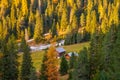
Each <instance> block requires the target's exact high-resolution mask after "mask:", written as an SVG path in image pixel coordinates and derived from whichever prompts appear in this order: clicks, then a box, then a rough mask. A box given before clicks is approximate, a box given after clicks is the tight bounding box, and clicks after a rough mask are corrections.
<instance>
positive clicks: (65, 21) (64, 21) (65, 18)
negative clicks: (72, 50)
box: [60, 7, 68, 31]
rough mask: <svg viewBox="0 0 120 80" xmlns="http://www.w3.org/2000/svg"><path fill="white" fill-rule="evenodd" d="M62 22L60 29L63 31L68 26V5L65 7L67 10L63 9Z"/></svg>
mask: <svg viewBox="0 0 120 80" xmlns="http://www.w3.org/2000/svg"><path fill="white" fill-rule="evenodd" d="M60 24H61V25H60V26H61V27H60V29H61V30H62V31H65V30H66V28H67V26H68V11H67V9H66V7H65V10H63V13H62V17H61V22H60Z"/></svg>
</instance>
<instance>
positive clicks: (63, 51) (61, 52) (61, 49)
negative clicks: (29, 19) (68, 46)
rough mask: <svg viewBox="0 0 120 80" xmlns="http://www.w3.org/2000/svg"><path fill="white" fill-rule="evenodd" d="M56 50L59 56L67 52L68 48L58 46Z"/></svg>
mask: <svg viewBox="0 0 120 80" xmlns="http://www.w3.org/2000/svg"><path fill="white" fill-rule="evenodd" d="M56 52H57V53H58V56H59V57H61V56H62V55H64V54H65V52H66V50H65V49H64V48H63V47H58V48H56Z"/></svg>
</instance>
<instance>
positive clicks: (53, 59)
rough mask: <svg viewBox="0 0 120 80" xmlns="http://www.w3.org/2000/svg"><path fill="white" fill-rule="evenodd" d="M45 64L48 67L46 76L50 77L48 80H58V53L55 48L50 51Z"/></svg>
mask: <svg viewBox="0 0 120 80" xmlns="http://www.w3.org/2000/svg"><path fill="white" fill-rule="evenodd" d="M45 64H46V67H47V71H46V75H47V77H48V80H58V59H57V52H56V50H55V48H54V47H53V46H52V47H50V48H49V50H48V53H47V61H46V62H45Z"/></svg>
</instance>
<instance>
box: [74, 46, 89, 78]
mask: <svg viewBox="0 0 120 80" xmlns="http://www.w3.org/2000/svg"><path fill="white" fill-rule="evenodd" d="M74 67H75V70H74V71H73V77H72V79H73V80H89V71H90V70H89V60H88V51H87V49H86V48H84V49H83V50H82V51H81V52H80V55H79V58H78V60H77V62H76V64H75V65H74Z"/></svg>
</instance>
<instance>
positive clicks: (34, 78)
mask: <svg viewBox="0 0 120 80" xmlns="http://www.w3.org/2000/svg"><path fill="white" fill-rule="evenodd" d="M29 80H38V78H37V73H36V69H35V68H34V67H32V68H31V69H30V76H29Z"/></svg>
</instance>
